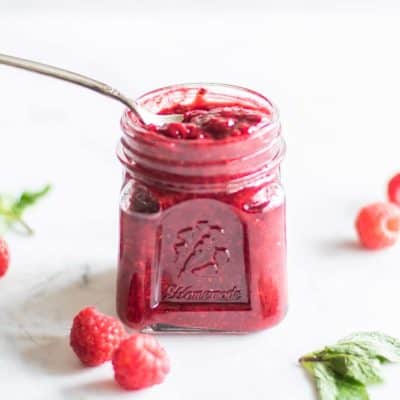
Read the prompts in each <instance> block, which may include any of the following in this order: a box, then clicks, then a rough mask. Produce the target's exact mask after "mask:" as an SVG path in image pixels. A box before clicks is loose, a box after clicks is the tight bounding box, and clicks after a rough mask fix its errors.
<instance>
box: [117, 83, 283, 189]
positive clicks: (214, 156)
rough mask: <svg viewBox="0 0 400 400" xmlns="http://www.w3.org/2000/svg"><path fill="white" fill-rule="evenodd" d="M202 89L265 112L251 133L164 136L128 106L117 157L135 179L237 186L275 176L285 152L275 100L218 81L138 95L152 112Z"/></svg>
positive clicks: (214, 98)
mask: <svg viewBox="0 0 400 400" xmlns="http://www.w3.org/2000/svg"><path fill="white" fill-rule="evenodd" d="M200 89H205V91H206V95H205V100H206V101H210V102H213V103H218V102H220V103H221V104H224V103H228V102H231V103H233V102H234V103H236V104H239V105H243V106H244V107H254V108H258V109H262V110H265V113H266V114H268V115H269V118H268V119H266V120H265V121H264V120H263V121H262V122H261V123H260V124H258V125H256V126H255V127H254V129H253V131H252V132H251V134H248V135H243V136H238V137H228V138H224V139H222V140H216V139H194V140H182V139H173V138H169V137H165V136H162V135H160V134H158V133H155V132H154V131H151V130H149V129H148V127H146V126H145V125H143V124H142V123H141V122H140V121H139V120H138V119H137V118H136V117H135V116H134V114H133V113H132V112H131V111H129V110H126V111H125V113H124V114H123V116H122V119H121V127H122V131H123V135H122V138H121V141H120V144H119V147H118V157H119V159H120V161H121V162H122V163H123V165H125V167H126V168H127V169H128V171H129V172H130V173H131V174H132V175H133V176H134V177H135V178H137V179H139V180H143V181H146V182H148V183H153V184H154V185H157V186H165V187H168V188H169V189H171V190H179V191H189V192H192V191H195V192H207V191H220V190H223V191H236V190H240V188H242V187H246V186H248V185H254V184H256V183H257V182H258V181H260V180H261V181H265V180H268V179H273V177H274V176H275V175H276V173H277V171H278V170H279V165H280V163H281V161H282V158H283V156H284V153H285V142H284V140H283V138H282V136H281V126H280V122H279V116H278V112H277V110H276V108H275V107H274V105H273V104H272V103H271V102H270V101H269V100H268V99H267V98H265V97H263V96H262V95H260V94H258V93H256V92H253V91H250V90H248V89H244V88H240V87H236V86H230V85H220V84H183V85H174V86H169V87H166V88H162V89H157V90H154V91H152V92H149V93H147V94H145V95H143V96H141V97H140V98H139V99H138V100H137V101H138V103H139V104H141V105H144V106H146V107H147V108H148V109H149V110H151V111H152V112H155V113H157V112H159V111H161V110H163V109H165V108H169V107H171V106H173V105H176V104H188V103H190V102H192V101H193V99H194V98H195V97H196V95H197V93H198V92H199V90H200Z"/></svg>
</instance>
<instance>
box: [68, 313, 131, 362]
mask: <svg viewBox="0 0 400 400" xmlns="http://www.w3.org/2000/svg"><path fill="white" fill-rule="evenodd" d="M125 336H126V333H125V330H124V327H123V326H122V324H121V322H120V321H118V320H117V319H116V318H114V317H110V316H108V315H104V314H102V313H100V312H99V311H97V310H96V309H95V308H94V307H87V308H84V309H83V310H82V311H80V312H79V313H78V315H76V316H75V318H74V321H73V324H72V328H71V333H70V345H71V347H72V349H73V350H74V352H75V354H76V355H77V356H78V358H79V359H80V360H81V362H82V363H83V364H85V365H87V366H90V367H94V366H96V365H100V364H102V363H104V362H106V361H108V360H111V357H112V355H113V353H114V351H115V349H116V348H117V347H118V346H119V344H120V343H121V340H122V339H123V338H124V337H125Z"/></svg>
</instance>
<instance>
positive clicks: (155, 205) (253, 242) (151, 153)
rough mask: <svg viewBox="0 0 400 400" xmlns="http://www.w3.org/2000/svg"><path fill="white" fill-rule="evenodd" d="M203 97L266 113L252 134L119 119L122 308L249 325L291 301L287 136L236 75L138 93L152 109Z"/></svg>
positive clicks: (219, 324)
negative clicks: (283, 168) (159, 127)
mask: <svg viewBox="0 0 400 400" xmlns="http://www.w3.org/2000/svg"><path fill="white" fill-rule="evenodd" d="M199 90H201V91H202V93H203V94H204V93H205V94H204V99H205V100H206V101H212V102H222V103H227V102H232V103H235V104H238V105H243V106H251V107H261V108H263V109H265V110H267V111H268V113H269V114H270V119H269V120H268V122H265V123H262V124H259V125H257V126H256V127H255V130H254V131H253V132H252V133H251V134H249V135H246V136H240V137H229V138H226V139H223V140H212V139H202V140H200V139H198V140H178V139H173V138H168V137H165V136H162V135H159V134H157V133H154V132H152V131H150V130H149V129H148V127H146V126H144V125H143V124H141V123H140V122H139V121H138V120H137V119H136V118H135V116H134V115H133V113H131V112H130V111H128V110H127V111H126V112H125V113H124V115H123V117H122V121H121V126H122V130H123V136H122V139H121V142H120V145H119V148H118V157H119V159H120V161H121V162H122V164H123V166H124V178H123V187H122V196H121V203H120V254H119V271H118V287H117V309H118V313H119V316H120V318H121V319H122V320H123V321H124V322H125V323H126V324H127V325H129V326H130V327H132V328H134V329H138V330H153V331H181V332H189V331H190V332H192V331H200V332H201V331H207V332H213V331H218V332H251V331H256V330H260V329H264V328H267V327H270V326H272V325H275V324H276V323H278V322H279V321H280V320H281V319H282V318H283V317H284V315H285V313H286V308H287V289H286V265H285V264H286V235H285V199H284V191H283V188H282V185H281V179H280V163H281V161H282V158H283V155H284V151H285V143H284V140H283V138H282V136H281V127H280V122H279V117H278V113H277V110H276V108H275V107H274V106H273V104H272V103H271V102H270V101H269V100H268V99H266V98H265V97H263V96H261V95H260V94H258V93H256V92H253V91H250V90H247V89H244V88H240V87H235V86H229V85H219V84H186V85H176V86H170V87H166V88H162V89H157V90H155V91H152V92H150V93H147V94H145V95H143V96H142V97H140V98H139V99H138V102H139V104H142V105H145V106H146V107H148V108H149V109H150V110H152V111H153V112H159V111H161V110H163V109H165V108H166V107H171V106H172V105H176V104H187V103H190V102H192V101H193V99H195V98H196V96H198V94H199Z"/></svg>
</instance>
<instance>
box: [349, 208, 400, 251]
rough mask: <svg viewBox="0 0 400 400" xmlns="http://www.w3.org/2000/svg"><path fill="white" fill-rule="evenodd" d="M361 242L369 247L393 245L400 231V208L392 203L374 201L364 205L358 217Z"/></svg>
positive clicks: (378, 247)
mask: <svg viewBox="0 0 400 400" xmlns="http://www.w3.org/2000/svg"><path fill="white" fill-rule="evenodd" d="M356 229H357V233H358V237H359V239H360V242H361V244H362V245H363V246H364V247H366V248H368V249H375V250H377V249H382V248H384V247H388V246H391V245H393V244H394V243H395V242H396V240H397V238H398V236H399V233H400V208H399V207H397V206H396V205H395V204H391V203H373V204H370V205H367V206H366V207H363V208H362V209H361V211H360V212H359V214H358V216H357V219H356Z"/></svg>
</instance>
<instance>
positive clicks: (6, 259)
mask: <svg viewBox="0 0 400 400" xmlns="http://www.w3.org/2000/svg"><path fill="white" fill-rule="evenodd" d="M9 264H10V253H9V251H8V246H7V243H6V241H5V240H4V239H2V238H0V278H1V277H2V276H4V275H5V274H6V272H7V270H8V266H9Z"/></svg>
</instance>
